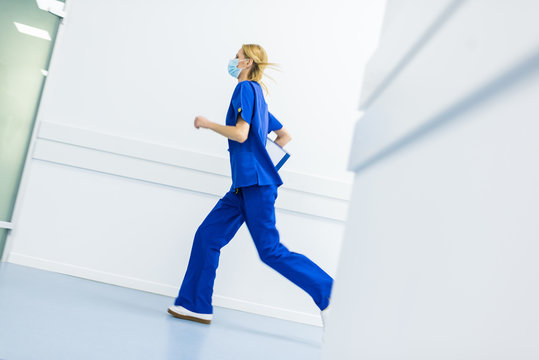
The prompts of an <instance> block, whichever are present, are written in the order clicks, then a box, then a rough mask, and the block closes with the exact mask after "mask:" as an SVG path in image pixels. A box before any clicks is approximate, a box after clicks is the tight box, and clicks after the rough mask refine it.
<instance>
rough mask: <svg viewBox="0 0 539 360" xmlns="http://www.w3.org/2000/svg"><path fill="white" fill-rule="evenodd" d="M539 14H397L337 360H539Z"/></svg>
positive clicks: (428, 8) (355, 206)
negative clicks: (538, 15)
mask: <svg viewBox="0 0 539 360" xmlns="http://www.w3.org/2000/svg"><path fill="white" fill-rule="evenodd" d="M537 14H539V3H538V2H535V1H531V0H528V1H527V0H518V1H512V2H509V1H496V2H494V3H493V2H492V1H486V0H476V1H449V0H448V1H438V2H429V1H426V0H425V1H420V0H417V1H411V2H401V1H396V0H390V1H389V2H388V4H387V9H386V19H385V22H384V30H383V32H382V38H381V42H380V47H379V49H378V51H377V52H376V54H375V55H374V57H373V58H372V60H371V63H370V65H369V67H368V69H367V73H366V78H365V85H364V90H363V98H362V101H361V104H362V109H363V110H364V115H363V117H362V118H361V119H360V120H359V121H358V124H357V127H356V134H355V142H354V145H353V149H352V153H351V161H350V168H351V169H353V170H354V171H356V178H355V183H354V190H353V195H352V202H351V208H350V212H349V219H348V222H347V227H346V234H345V239H344V243H343V248H342V253H341V260H340V264H339V269H338V272H337V276H336V282H335V286H334V292H333V294H332V306H333V309H332V314H331V317H330V318H329V320H328V326H327V333H326V342H325V344H324V348H323V355H322V358H323V359H324V360H330V359H331V360H333V359H339V360H345V359H362V360H366V359H392V360H393V359H399V360H404V359H414V360H419V359H438V360H441V359H448V360H449V359H451V360H454V359H474V360H478V359H485V360H487V359H538V358H539V306H538V305H537V304H539V285H538V284H539V256H538V255H539V225H538V224H539V121H538V120H539V26H538V25H537V24H538V23H537Z"/></svg>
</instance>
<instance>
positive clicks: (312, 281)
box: [174, 185, 333, 314]
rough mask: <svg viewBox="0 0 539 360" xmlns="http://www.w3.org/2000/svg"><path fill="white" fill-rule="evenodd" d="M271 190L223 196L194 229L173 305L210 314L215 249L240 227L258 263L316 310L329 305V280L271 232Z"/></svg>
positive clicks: (216, 259)
mask: <svg viewBox="0 0 539 360" xmlns="http://www.w3.org/2000/svg"><path fill="white" fill-rule="evenodd" d="M276 198H277V186H274V185H264V186H259V185H254V186H248V187H243V188H239V189H238V191H234V190H231V191H229V192H228V193H227V194H226V195H225V196H224V197H223V198H222V199H220V200H219V201H218V202H217V205H215V207H214V208H213V210H212V211H211V212H210V213H209V214H208V216H207V217H206V219H205V220H204V221H203V222H202V224H201V225H200V227H199V228H198V230H197V232H196V234H195V239H194V241H193V247H192V249H191V256H190V258H189V264H188V266H187V271H186V273H185V276H184V278H183V282H182V285H181V287H180V291H179V294H178V297H177V298H176V300H175V301H174V305H176V306H183V307H184V308H186V309H188V310H191V311H194V312H197V313H201V314H212V313H213V307H212V303H211V300H212V293H213V284H214V280H215V274H216V270H217V266H218V265H219V255H220V254H221V248H222V247H223V246H225V245H226V244H228V242H229V241H230V240H231V239H232V238H233V237H234V235H235V234H236V232H237V231H238V229H239V228H240V226H241V225H242V224H243V222H244V221H245V223H246V224H247V228H248V229H249V232H250V233H251V237H252V238H253V241H254V243H255V246H256V249H257V250H258V255H259V256H260V259H261V260H262V261H263V262H264V263H265V264H267V265H269V266H270V267H271V268H273V269H274V270H276V271H277V272H279V273H280V274H281V275H283V276H284V277H286V278H287V279H288V280H290V281H292V282H293V283H294V284H296V285H298V286H299V287H300V288H302V289H303V290H305V291H306V292H307V293H308V294H309V295H310V296H311V297H312V298H313V300H314V302H315V303H316V305H317V306H318V307H319V308H320V310H323V309H325V308H326V307H327V306H328V305H329V297H330V295H331V288H332V286H333V279H332V278H331V277H330V276H329V275H328V274H326V272H325V271H324V270H322V269H321V268H320V267H318V265H316V264H315V263H314V262H312V261H311V260H309V259H308V258H307V257H306V256H304V255H301V254H298V253H295V252H292V251H289V250H288V249H287V248H286V247H285V246H284V245H283V244H281V243H280V241H279V232H278V231H277V229H276V228H275V199H276Z"/></svg>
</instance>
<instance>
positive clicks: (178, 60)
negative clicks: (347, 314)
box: [6, 1, 375, 324]
mask: <svg viewBox="0 0 539 360" xmlns="http://www.w3.org/2000/svg"><path fill="white" fill-rule="evenodd" d="M373 7H374V6H373V5H372V4H361V3H356V2H353V1H332V2H329V1H327V2H321V1H315V2H313V1H294V2H287V1H277V2H276V1H271V2H270V1H258V2H255V3H253V2H249V1H228V2H222V1H197V2H187V1H182V2H178V1H160V2H153V3H151V4H149V3H148V2H142V1H134V2H129V4H128V3H125V2H120V1H72V2H68V9H67V13H68V15H67V18H66V19H65V21H64V23H63V25H62V26H61V28H60V32H59V35H58V40H57V43H56V45H55V49H54V53H53V57H52V61H51V67H50V69H49V76H48V79H47V82H46V85H45V89H44V93H43V98H42V102H41V105H40V109H39V113H38V118H37V124H38V125H37V129H36V135H35V138H34V140H33V142H32V148H31V155H30V156H31V159H30V161H29V164H28V166H27V168H26V172H25V176H24V181H23V184H22V190H21V192H20V194H19V199H18V202H17V206H16V210H15V215H14V222H15V228H14V230H13V231H12V232H11V234H10V237H9V238H8V245H7V247H6V254H7V255H8V256H9V261H10V262H14V263H19V264H24V265H29V266H35V267H38V268H43V269H48V270H53V271H59V272H63V273H68V274H72V275H76V276H81V277H85V278H90V279H95V280H99V281H104V282H109V283H113V284H118V285H122V286H129V287H133V288H137V289H142V290H147V291H153V292H156V293H161V294H166V295H169V296H176V294H177V290H178V288H179V285H180V283H181V279H182V277H183V274H184V272H185V268H186V266H187V261H188V257H189V252H190V247H191V244H192V239H193V235H194V233H195V230H196V228H197V226H198V225H199V224H200V223H201V222H202V220H203V218H204V217H205V215H206V214H207V213H208V212H209V211H210V210H211V208H212V207H213V205H214V204H215V202H216V201H217V200H218V198H219V197H220V196H222V195H223V194H224V192H225V191H226V190H227V189H228V187H229V186H230V178H229V172H230V170H229V165H228V159H227V158H226V156H227V152H226V148H227V144H226V140H225V139H224V138H222V137H219V136H218V135H216V134H214V133H211V132H209V131H196V130H195V129H194V128H193V125H192V123H193V119H194V117H195V116H196V115H198V114H202V115H205V116H207V117H209V118H210V119H211V120H214V121H218V122H224V119H225V115H226V111H227V108H228V104H229V101H230V96H231V95H232V90H233V89H234V87H235V85H236V84H237V80H234V79H233V78H231V77H230V75H228V73H227V68H226V66H227V63H228V60H229V59H230V58H232V57H234V55H235V54H236V52H237V51H238V49H239V48H240V46H241V44H242V43H250V42H253V43H260V44H262V45H263V46H264V47H265V49H266V50H267V52H268V54H269V60H270V61H272V62H277V63H279V64H281V65H282V68H283V70H284V71H283V72H282V73H278V72H273V73H270V74H271V76H273V77H274V78H275V79H276V83H273V82H272V81H271V80H267V81H266V84H267V85H268V87H269V89H270V94H269V96H268V97H267V101H268V104H269V107H270V110H271V111H272V112H273V113H274V114H275V115H276V116H277V117H278V118H279V119H280V120H281V122H283V123H284V124H285V126H286V127H287V128H288V129H289V130H290V132H291V133H292V136H293V138H294V141H293V142H292V143H291V144H290V145H289V147H288V150H289V151H290V152H291V153H292V158H291V160H289V162H287V164H286V166H285V168H284V169H283V170H282V176H283V180H284V182H285V185H284V186H283V187H282V188H281V191H280V195H279V198H278V201H277V221H278V228H279V230H280V233H281V237H282V242H283V243H284V244H285V245H287V246H288V247H289V248H290V249H291V250H292V251H296V252H300V253H303V254H305V255H307V256H309V257H310V258H311V259H312V260H314V261H315V262H316V263H318V264H319V265H320V266H321V267H322V268H324V269H325V270H326V271H327V272H328V273H329V274H330V275H332V276H334V274H335V271H336V268H337V261H338V257H339V250H340V245H341V238H342V234H343V225H344V220H345V219H346V214H347V208H348V199H349V196H350V187H351V180H352V176H351V173H350V172H348V171H347V170H346V162H347V160H348V149H349V146H350V143H351V138H352V127H353V122H354V120H355V118H356V116H357V114H358V111H357V109H356V107H357V105H356V99H357V96H359V90H360V82H361V77H362V69H363V66H362V64H364V63H365V62H366V59H367V56H368V54H369V52H371V51H372V49H373V48H374V41H373V39H375V37H373V33H372V30H371V26H372V25H371V21H369V16H368V13H365V12H362V10H366V9H367V10H368V9H370V8H373ZM358 14H359V15H358ZM358 18H359V19H364V21H361V22H358V21H357V19H358ZM358 64H359V66H358ZM343 74H344V76H343ZM214 304H215V305H217V306H226V307H231V308H236V309H240V310H245V311H252V312H256V313H259V314H265V315H270V316H276V317H281V318H285V319H290V320H294V321H300V322H305V323H311V324H319V323H320V320H319V312H318V309H317V308H316V306H315V305H314V303H313V302H312V300H311V299H310V298H309V297H308V295H307V294H305V293H303V292H302V291H301V290H300V289H299V288H296V287H295V285H293V284H291V283H289V282H288V281H287V280H286V279H284V278H283V277H281V276H280V275H279V274H277V273H275V272H274V271H273V270H271V269H269V268H268V267H267V266H265V265H264V264H262V263H261V262H260V261H259V259H258V256H257V254H256V251H255V248H254V246H253V244H252V241H251V239H250V237H249V235H248V232H247V231H246V230H245V229H244V228H242V229H241V230H240V232H239V234H238V235H237V237H236V238H235V239H234V241H232V242H231V243H230V244H229V245H228V246H227V247H225V248H224V249H223V251H222V257H221V262H220V267H219V270H218V275H217V280H216V284H215V292H214Z"/></svg>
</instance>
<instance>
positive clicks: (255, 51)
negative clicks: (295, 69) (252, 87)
mask: <svg viewBox="0 0 539 360" xmlns="http://www.w3.org/2000/svg"><path fill="white" fill-rule="evenodd" d="M241 48H242V50H243V54H244V55H245V58H247V59H252V60H253V65H252V67H251V70H250V71H249V74H247V79H249V80H251V81H256V82H257V83H259V84H260V86H262V88H263V89H264V92H265V93H266V94H267V93H268V88H267V87H266V85H265V84H264V83H263V82H262V76H263V75H265V76H267V77H269V78H270V79H271V80H273V81H275V80H274V79H273V78H272V77H271V76H269V75H266V74H264V70H265V69H266V67H270V68H274V69H275V70H278V68H279V65H277V64H274V63H270V62H268V54H266V50H264V48H263V47H262V46H260V45H257V44H243V45H242V46H241Z"/></svg>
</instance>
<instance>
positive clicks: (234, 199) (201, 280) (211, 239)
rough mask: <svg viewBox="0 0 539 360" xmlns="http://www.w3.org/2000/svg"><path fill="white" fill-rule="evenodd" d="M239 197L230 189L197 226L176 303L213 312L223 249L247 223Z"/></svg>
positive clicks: (209, 312)
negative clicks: (215, 282)
mask: <svg viewBox="0 0 539 360" xmlns="http://www.w3.org/2000/svg"><path fill="white" fill-rule="evenodd" d="M239 200H240V198H239V196H238V195H237V194H235V193H234V191H229V192H228V193H227V194H226V195H225V196H224V197H223V198H222V199H220V200H219V201H218V202H217V204H216V205H215V207H214V208H213V210H212V211H211V212H210V213H209V214H208V216H207V217H206V219H204V221H203V222H202V224H201V225H200V226H199V228H198V229H197V231H196V234H195V238H194V241H193V246H192V248H191V255H190V258H189V264H188V265H187V270H186V273H185V276H184V278H183V282H182V285H181V287H180V291H179V293H178V296H177V297H176V299H175V301H174V305H176V306H183V307H184V308H186V309H188V310H191V311H194V312H197V313H201V314H212V313H213V307H212V294H213V285H214V281H215V276H216V270H217V267H218V265H219V256H220V254H221V248H222V247H224V246H225V245H226V244H228V243H229V242H230V240H231V239H232V238H233V237H234V235H235V234H236V232H237V231H238V229H239V228H240V226H241V225H242V224H243V222H244V218H243V214H242V211H241V204H240V201H239Z"/></svg>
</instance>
